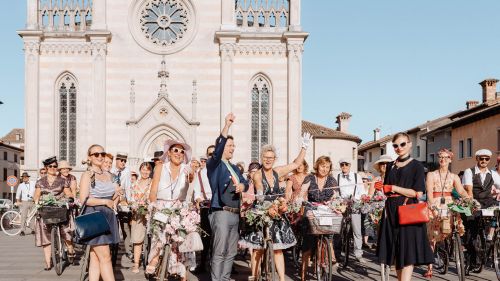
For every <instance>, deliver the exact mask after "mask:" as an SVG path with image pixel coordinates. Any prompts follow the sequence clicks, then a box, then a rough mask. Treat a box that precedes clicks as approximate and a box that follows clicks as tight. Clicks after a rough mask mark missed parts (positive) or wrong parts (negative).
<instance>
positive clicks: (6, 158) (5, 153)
mask: <svg viewBox="0 0 500 281" xmlns="http://www.w3.org/2000/svg"><path fill="white" fill-rule="evenodd" d="M3 160H5V161H7V160H9V157H8V154H7V151H4V152H3Z"/></svg>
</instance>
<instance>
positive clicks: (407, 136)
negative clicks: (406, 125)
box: [392, 132, 411, 142]
mask: <svg viewBox="0 0 500 281" xmlns="http://www.w3.org/2000/svg"><path fill="white" fill-rule="evenodd" d="M400 137H405V138H406V139H407V140H408V141H409V142H411V139H410V135H408V134H407V133H405V132H399V133H397V134H395V135H394V136H393V137H392V142H395V141H396V140H397V139H399V138H400Z"/></svg>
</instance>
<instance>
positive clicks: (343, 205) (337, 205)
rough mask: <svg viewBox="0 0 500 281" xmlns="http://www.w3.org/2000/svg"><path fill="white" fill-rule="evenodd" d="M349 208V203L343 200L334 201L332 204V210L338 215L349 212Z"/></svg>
mask: <svg viewBox="0 0 500 281" xmlns="http://www.w3.org/2000/svg"><path fill="white" fill-rule="evenodd" d="M347 206H348V201H347V200H344V199H342V198H337V199H333V200H332V201H331V202H330V208H331V209H332V210H333V211H334V212H336V213H338V214H343V213H344V212H345V211H346V210H347Z"/></svg>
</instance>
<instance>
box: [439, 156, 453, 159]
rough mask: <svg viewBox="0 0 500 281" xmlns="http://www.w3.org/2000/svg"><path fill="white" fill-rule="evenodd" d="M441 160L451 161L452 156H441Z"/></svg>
mask: <svg viewBox="0 0 500 281" xmlns="http://www.w3.org/2000/svg"><path fill="white" fill-rule="evenodd" d="M438 158H439V159H450V156H439V157H438Z"/></svg>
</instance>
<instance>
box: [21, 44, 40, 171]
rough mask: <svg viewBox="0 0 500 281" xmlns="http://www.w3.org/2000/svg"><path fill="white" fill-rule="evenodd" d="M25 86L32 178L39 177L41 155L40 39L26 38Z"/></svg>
mask: <svg viewBox="0 0 500 281" xmlns="http://www.w3.org/2000/svg"><path fill="white" fill-rule="evenodd" d="M24 53H25V55H24V57H25V68H24V85H25V105H26V108H25V111H24V114H25V144H24V157H25V160H24V163H25V170H27V171H30V172H31V176H35V177H36V176H37V174H36V170H37V169H38V167H39V166H40V164H39V163H40V160H41V159H40V155H39V150H38V148H39V145H40V144H39V124H38V122H39V121H38V120H39V119H40V118H39V110H38V109H39V108H38V107H39V102H38V100H39V94H38V93H39V79H40V77H39V74H40V39H39V37H25V38H24Z"/></svg>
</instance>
